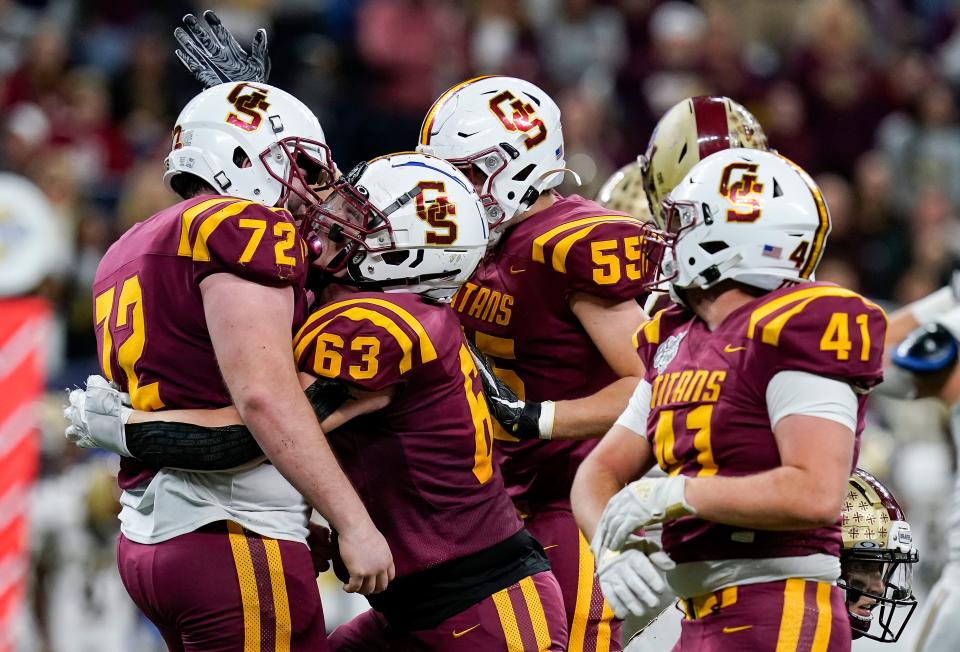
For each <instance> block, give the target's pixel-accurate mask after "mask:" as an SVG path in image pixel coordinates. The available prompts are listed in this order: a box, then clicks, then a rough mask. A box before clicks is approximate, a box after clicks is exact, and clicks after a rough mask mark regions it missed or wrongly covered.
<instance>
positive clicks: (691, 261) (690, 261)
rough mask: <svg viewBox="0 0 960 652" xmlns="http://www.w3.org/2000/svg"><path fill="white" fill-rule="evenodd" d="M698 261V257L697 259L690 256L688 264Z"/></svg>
mask: <svg viewBox="0 0 960 652" xmlns="http://www.w3.org/2000/svg"><path fill="white" fill-rule="evenodd" d="M696 262H697V259H696V258H688V259H687V264H688V265H695V264H696Z"/></svg>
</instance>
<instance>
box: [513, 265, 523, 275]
mask: <svg viewBox="0 0 960 652" xmlns="http://www.w3.org/2000/svg"><path fill="white" fill-rule="evenodd" d="M525 271H527V270H526V268H523V269H514V267H513V265H510V273H511V274H519V273H521V272H525Z"/></svg>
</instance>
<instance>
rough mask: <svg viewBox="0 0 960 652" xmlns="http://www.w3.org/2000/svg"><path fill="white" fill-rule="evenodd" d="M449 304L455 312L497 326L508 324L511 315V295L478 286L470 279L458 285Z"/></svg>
mask: <svg viewBox="0 0 960 652" xmlns="http://www.w3.org/2000/svg"><path fill="white" fill-rule="evenodd" d="M450 305H451V306H453V308H454V309H455V310H456V311H457V312H460V313H463V314H466V315H468V316H470V317H473V318H474V319H479V320H482V321H486V322H490V323H491V324H496V325H498V326H509V325H510V319H511V318H512V317H513V310H512V308H513V295H511V294H504V293H502V292H500V291H499V290H491V289H490V288H486V287H480V286H479V285H477V284H476V283H471V282H470V281H467V282H466V283H464V284H463V285H462V286H460V289H459V290H457V293H456V294H454V295H453V299H452V300H451V301H450Z"/></svg>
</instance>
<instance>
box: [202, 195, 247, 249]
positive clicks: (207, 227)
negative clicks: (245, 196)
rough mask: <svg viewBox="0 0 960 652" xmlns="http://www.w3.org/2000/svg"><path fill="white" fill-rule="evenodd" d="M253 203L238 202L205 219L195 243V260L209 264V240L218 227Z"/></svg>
mask: <svg viewBox="0 0 960 652" xmlns="http://www.w3.org/2000/svg"><path fill="white" fill-rule="evenodd" d="M252 203H253V202H252V201H238V202H236V203H234V204H230V205H229V206H224V207H223V208H221V209H219V210H218V211H216V212H215V213H213V214H212V215H209V216H207V217H205V218H204V219H203V222H202V223H201V224H200V228H199V229H197V238H196V240H194V242H193V259H194V260H195V261H197V262H207V261H209V260H210V250H209V249H208V248H207V240H209V239H210V236H211V235H212V234H213V232H214V231H215V230H216V228H217V227H218V226H220V225H221V224H223V222H224V221H225V220H226V219H227V218H230V217H233V216H234V215H237V214H239V213H242V212H243V211H244V209H245V208H246V207H247V206H249V205H250V204H252Z"/></svg>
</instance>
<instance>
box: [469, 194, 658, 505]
mask: <svg viewBox="0 0 960 652" xmlns="http://www.w3.org/2000/svg"><path fill="white" fill-rule="evenodd" d="M642 238H643V222H642V221H640V220H638V219H636V218H633V217H630V216H629V215H626V214H624V213H612V212H610V211H609V210H607V209H605V208H603V207H602V206H600V205H599V204H597V203H595V202H593V201H590V200H587V199H584V198H582V197H578V196H576V195H574V196H571V197H565V198H559V199H558V200H557V202H556V203H555V204H553V206H551V207H549V208H547V209H545V210H543V211H541V212H539V213H537V214H536V215H533V216H532V217H530V218H529V219H526V220H524V221H522V222H520V223H519V224H517V225H516V226H514V227H512V228H511V229H510V230H509V231H508V232H507V234H506V235H505V236H504V238H503V241H501V242H500V244H499V245H498V246H497V248H496V249H495V250H494V251H493V252H492V253H491V254H488V255H487V257H486V258H484V259H483V261H482V262H481V263H480V266H479V267H478V268H477V271H476V272H475V273H474V275H473V277H472V278H471V279H470V281H468V282H467V283H466V284H465V285H464V286H463V287H461V288H460V290H459V291H458V292H457V294H456V295H455V296H454V298H453V301H452V303H451V305H452V306H453V307H454V309H455V310H456V311H457V315H458V316H459V317H460V323H461V324H462V325H463V329H464V331H465V332H466V334H467V336H468V337H470V338H472V339H473V340H474V341H475V342H476V344H477V346H478V347H479V348H480V350H481V351H483V352H484V353H486V354H487V355H488V356H489V357H490V360H491V362H492V363H493V365H494V372H495V373H496V374H497V375H498V376H499V377H500V378H502V379H503V381H504V382H506V383H507V385H509V386H510V387H511V389H513V391H515V392H516V393H517V396H519V397H520V398H528V399H532V400H535V401H544V400H552V401H559V400H566V399H577V398H583V397H584V396H589V395H590V394H593V393H595V392H597V391H599V390H600V389H602V388H603V387H606V386H607V385H609V384H610V383H612V382H613V381H615V380H616V379H617V375H616V374H615V373H614V371H613V370H612V369H611V368H610V365H608V364H607V362H606V360H604V358H603V356H602V355H601V354H600V351H599V350H598V349H597V347H596V346H595V345H594V344H593V341H592V340H591V339H590V336H589V335H588V334H587V332H586V330H584V328H583V326H581V324H580V321H579V320H578V319H577V317H576V315H574V314H573V312H572V311H571V310H570V306H569V299H570V295H571V294H572V293H574V292H584V293H587V294H590V295H593V296H597V297H601V298H604V299H611V300H614V301H624V300H627V299H635V298H637V297H638V296H640V295H641V294H642V286H641V281H642V280H646V279H648V278H649V277H650V275H651V274H653V272H654V271H655V270H653V269H652V266H651V265H650V264H649V262H648V261H647V260H646V259H645V257H643V256H642V255H641V253H640V247H641V243H642ZM495 427H496V431H497V439H498V442H497V448H496V459H497V462H499V463H500V465H501V467H502V469H503V476H504V480H505V481H506V484H507V489H508V491H509V492H510V494H511V495H512V496H514V497H515V498H521V497H522V498H523V499H525V500H530V501H534V502H547V501H550V502H553V501H564V500H569V495H570V486H571V484H572V483H573V477H574V474H575V473H576V471H577V467H578V466H579V465H580V462H581V461H582V460H583V458H584V457H586V456H587V453H589V452H590V451H591V450H592V449H593V448H594V446H596V444H597V440H592V441H555V442H544V441H523V442H518V441H517V440H516V439H515V438H514V437H512V436H510V435H508V434H507V433H506V432H505V431H504V430H503V429H502V428H500V426H499V424H497V425H496V426H495Z"/></svg>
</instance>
